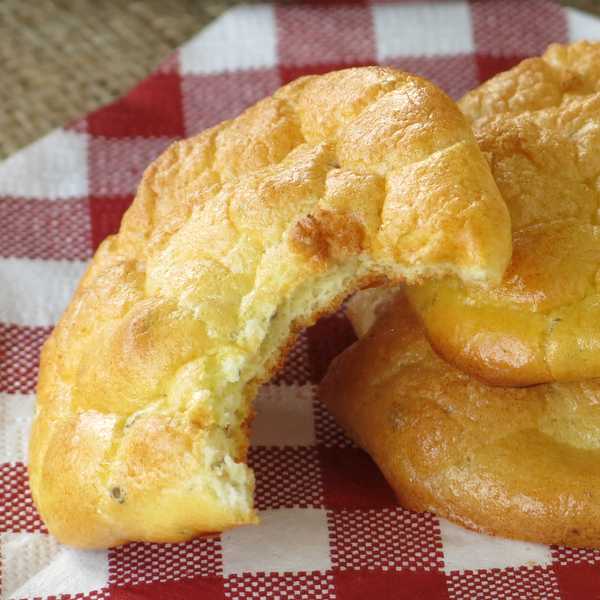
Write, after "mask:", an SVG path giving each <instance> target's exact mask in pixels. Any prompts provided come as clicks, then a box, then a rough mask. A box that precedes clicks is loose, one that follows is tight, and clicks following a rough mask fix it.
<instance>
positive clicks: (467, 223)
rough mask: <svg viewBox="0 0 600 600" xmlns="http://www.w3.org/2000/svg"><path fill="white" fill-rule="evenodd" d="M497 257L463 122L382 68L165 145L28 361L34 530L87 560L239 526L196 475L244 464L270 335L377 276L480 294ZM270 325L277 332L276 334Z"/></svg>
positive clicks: (480, 176) (269, 358)
mask: <svg viewBox="0 0 600 600" xmlns="http://www.w3.org/2000/svg"><path fill="white" fill-rule="evenodd" d="M417 125H418V126H417ZM435 173H437V175H435ZM492 232H494V235H493V236H492V235H491V233H492ZM509 255H510V225H509V220H508V214H507V211H506V207H505V206H504V203H503V201H502V199H501V197H500V195H499V193H498V190H497V188H496V186H495V184H494V182H493V179H492V178H491V175H490V173H489V169H488V167H487V164H486V163H485V160H484V158H483V156H482V154H481V153H480V151H479V149H478V147H477V144H476V142H475V140H474V138H473V136H472V134H471V131H470V129H469V128H468V126H467V125H466V122H465V120H464V118H463V116H462V115H461V114H460V111H458V109H457V107H456V106H455V105H454V103H453V102H452V101H451V100H450V99H449V98H448V97H447V96H446V95H445V94H444V93H443V92H441V91H440V90H439V89H438V88H436V87H435V86H433V85H432V84H430V83H429V82H427V81H425V80H422V79H419V78H417V77H413V76H410V75H407V74H405V73H401V72H399V71H395V70H393V69H384V68H378V67H372V68H365V69H349V70H345V71H340V72H336V73H333V74H329V75H325V76H320V77H307V78H303V79H300V80H298V81H296V82H294V83H292V84H290V85H288V86H286V87H284V88H282V89H281V90H279V91H278V92H277V93H276V94H275V95H274V96H273V97H271V98H267V99H265V100H263V101H261V102H259V103H258V104H257V105H255V106H254V107H252V108H250V109H249V110H248V111H246V112H245V113H243V114H242V115H240V116H239V117H238V118H237V119H235V120H233V121H230V122H225V123H221V124H220V125H217V126H216V127H214V128H213V129H210V130H208V131H206V132H204V133H202V134H200V135H199V136H196V137H195V138H192V139H190V140H183V141H181V142H178V143H176V144H174V145H172V146H171V147H170V148H169V149H168V150H167V151H166V152H165V153H164V154H163V155H162V156H161V157H160V158H159V159H158V160H156V161H155V162H154V163H153V164H152V165H150V166H149V167H148V169H147V170H146V173H145V174H144V178H143V180H142V182H141V184H140V187H139V189H138V192H137V195H136V198H135V201H134V202H133V204H132V206H131V208H130V209H129V210H128V211H127V213H126V215H125V217H124V218H123V222H122V224H121V228H120V231H119V233H118V234H117V235H116V236H112V237H110V238H108V239H107V240H105V241H104V243H103V244H102V245H101V247H100V248H99V249H98V252H97V253H96V256H95V257H94V260H93V261H92V264H91V266H90V268H89V270H88V272H87V273H86V275H85V276H84V278H83V280H82V282H81V284H80V286H79V288H78V290H77V292H76V294H75V296H74V298H73V300H72V301H71V304H70V305H69V307H68V309H67V311H66V313H65V315H64V316H63V318H62V319H61V321H60V323H59V324H58V326H57V327H56V329H55V330H54V332H53V334H52V336H51V337H50V339H49V340H48V342H47V343H46V345H45V347H44V350H43V354H42V362H41V371H40V381H39V385H38V416H37V418H36V421H35V424H34V428H33V434H32V440H31V448H30V482H31V489H32V493H33V497H34V501H35V503H36V506H37V507H38V509H39V511H40V513H41V515H42V517H43V519H44V521H45V522H46V524H47V526H48V528H49V530H50V531H51V533H53V534H54V535H56V536H57V537H58V538H59V539H60V540H61V541H63V542H66V543H69V544H72V545H77V546H82V547H103V546H111V545H116V544H119V543H124V542H126V541H128V540H146V541H166V540H168V541H177V540H185V539H189V538H191V537H193V536H195V535H198V534H200V533H204V532H211V531H220V530H222V529H224V528H227V527H231V526H234V525H238V524H242V523H251V522H255V520H256V515H255V513H254V511H253V510H251V509H247V510H246V509H245V510H244V511H242V510H241V509H240V510H238V511H237V512H236V511H235V510H233V509H232V508H231V507H230V506H228V505H227V504H226V501H225V500H224V499H223V498H222V497H220V496H219V495H218V492H216V491H214V489H213V488H212V487H211V485H212V484H213V482H217V483H219V484H220V483H224V482H226V480H227V481H229V480H228V479H227V477H229V475H228V476H227V477H226V476H225V475H219V476H216V475H214V473H216V472H221V471H222V470H223V469H224V468H225V467H224V465H225V459H223V460H221V461H219V460H217V459H215V463H214V464H213V463H211V464H210V465H209V466H206V464H205V462H204V461H205V459H206V460H208V459H207V458H206V457H208V456H210V455H211V451H212V450H213V447H212V446H211V444H213V443H216V442H213V441H211V440H221V439H222V436H225V437H227V438H228V439H229V440H230V441H231V444H232V445H233V446H235V447H234V449H233V450H232V451H231V452H230V456H231V457H233V458H234V459H237V461H238V462H241V461H243V460H244V457H245V454H246V450H247V445H248V439H247V428H248V426H249V421H250V419H251V400H252V397H253V396H254V394H255V392H256V389H257V387H258V384H259V382H261V381H265V380H266V379H268V378H269V376H270V375H271V373H272V372H274V370H275V369H276V368H277V366H278V365H279V364H280V363H281V361H282V360H283V358H282V357H283V354H282V349H281V348H278V347H272V344H271V341H270V340H271V337H270V335H271V334H272V335H276V336H277V337H276V339H277V344H276V345H283V346H284V347H285V346H286V345H287V346H289V345H290V344H291V340H292V339H293V337H294V335H295V331H296V330H298V329H299V328H300V327H302V326H304V325H305V324H307V323H309V322H312V321H314V320H315V319H316V317H317V316H318V315H320V314H322V313H323V312H326V311H327V310H329V309H331V308H332V307H334V306H337V305H338V304H339V302H340V301H341V299H342V298H343V297H344V296H345V295H347V294H349V293H351V292H352V291H354V290H355V289H356V288H357V286H360V285H363V284H366V283H373V282H374V281H379V280H381V279H384V278H386V277H387V278H390V279H392V280H394V281H398V280H400V279H402V278H404V277H408V278H410V279H412V280H417V279H419V278H422V277H424V276H430V275H431V274H432V273H435V274H438V273H444V272H448V271H452V272H457V273H459V274H460V275H461V276H462V277H464V278H465V279H469V280H473V281H478V282H480V283H484V284H485V283H488V284H489V283H493V282H495V281H498V280H499V279H500V277H501V274H502V272H503V270H504V268H505V266H506V264H507V262H508V258H509ZM336 277H337V278H338V279H336ZM293 302H296V304H297V305H296V306H293ZM298 303H299V304H298ZM286 307H287V308H286ZM290 307H291V308H290ZM284 309H286V310H292V309H293V310H294V311H295V313H294V314H295V315H296V316H295V317H294V319H295V321H294V324H293V326H292V331H287V330H286V331H278V332H275V333H273V332H274V331H275V330H274V328H275V327H277V326H279V325H280V324H281V323H282V322H283V321H281V319H279V320H278V319H277V318H275V315H276V314H277V312H278V310H284ZM269 332H271V334H270V333H269ZM286 340H287V342H286ZM257 364H262V367H260V368H259V367H257V366H255V365H257ZM236 386H238V387H239V386H242V388H243V391H242V392H240V395H241V399H240V403H241V406H239V407H236V410H237V412H236V410H234V409H233V408H228V405H226V402H225V401H226V399H227V398H233V397H236V398H237V395H236V394H237V392H235V390H237V389H238V388H237V387H236ZM234 392H235V393H234ZM244 404H245V406H244ZM232 414H235V415H238V414H239V419H240V422H241V424H239V425H237V426H236V427H235V428H233V429H234V430H232V428H231V427H230V426H229V424H228V423H230V422H232V421H231V419H233V417H232V416H231V415H232ZM235 418H237V416H236V417H235ZM227 443H229V442H227ZM65 448H68V449H69V453H68V454H65V452H64V449H65ZM235 467H236V465H235V464H234V465H229V466H228V467H227V468H230V469H232V471H231V472H232V473H233V472H234V471H235ZM219 469H221V471H219ZM114 489H118V490H119V493H118V494H117V495H116V496H115V494H112V492H111V490H114ZM228 489H229V488H228ZM224 497H228V496H224Z"/></svg>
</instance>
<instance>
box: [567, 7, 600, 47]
mask: <svg viewBox="0 0 600 600" xmlns="http://www.w3.org/2000/svg"><path fill="white" fill-rule="evenodd" d="M565 10H566V12H567V27H568V30H569V40H571V41H572V42H577V41H579V40H589V41H598V40H600V19H599V18H598V17H596V16H594V15H589V14H587V13H584V12H582V11H580V10H577V9H575V8H567V9H565Z"/></svg>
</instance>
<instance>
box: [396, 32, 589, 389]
mask: <svg viewBox="0 0 600 600" xmlns="http://www.w3.org/2000/svg"><path fill="white" fill-rule="evenodd" d="M460 107H461V108H462V110H463V111H464V112H465V114H466V115H467V116H468V117H469V118H470V119H471V121H472V122H473V125H474V131H475V135H476V137H477V140H478V142H479V145H480V147H481V149H482V150H483V151H484V153H485V155H486V156H487V158H488V160H489V162H490V166H491V168H492V172H493V174H494V178H495V179H496V183H497V184H498V187H499V189H500V191H501V193H502V195H503V197H504V199H505V201H506V203H507V206H508V208H509V211H510V213H511V219H512V226H513V247H514V250H513V258H512V262H511V264H510V266H509V268H508V270H507V271H506V274H505V276H504V280H503V282H502V285H501V286H500V287H498V288H494V289H493V290H489V291H487V290H481V289H479V290H478V289H475V288H473V287H472V286H464V285H462V284H461V283H460V282H458V281H457V280H453V281H443V282H431V283H428V284H426V285H425V286H423V287H420V288H412V289H411V290H410V291H409V292H408V293H409V297H410V300H411V302H412V303H413V305H414V306H415V307H416V308H417V310H418V312H419V313H420V316H421V317H422V319H423V320H424V323H425V325H426V327H427V334H428V336H429V339H430V340H431V343H432V344H433V346H434V348H435V349H436V350H437V351H438V352H439V353H440V354H441V355H442V356H444V358H446V359H447V360H448V361H450V362H452V363H453V364H455V365H456V366H458V367H459V368H461V369H463V370H464V371H466V372H468V373H470V374H472V375H475V376H478V377H480V378H481V379H483V380H485V381H487V382H489V383H493V384H499V385H529V384H534V383H542V382H547V381H573V380H578V379H584V378H591V377H600V287H599V284H600V278H599V267H600V226H599V223H598V214H599V210H600V44H599V43H596V44H590V43H585V42H580V43H577V44H573V45H570V46H551V47H550V48H549V49H548V51H547V52H546V53H545V54H544V56H543V57H542V58H534V59H529V60H526V61H524V62H522V63H521V64H520V65H518V66H517V67H515V68H514V69H511V70H510V71H508V72H506V73H502V74H500V75H498V76H497V77H494V78H493V79H491V80H490V81H488V82H487V83H485V84H484V85H482V86H481V87H480V88H478V89H476V90H475V91H473V92H470V93H469V94H467V95H466V96H465V97H464V98H463V99H462V101H461V102H460Z"/></svg>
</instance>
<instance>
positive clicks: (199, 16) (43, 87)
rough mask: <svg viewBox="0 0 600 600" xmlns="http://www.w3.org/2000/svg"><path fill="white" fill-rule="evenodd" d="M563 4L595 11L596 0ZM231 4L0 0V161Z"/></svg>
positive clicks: (110, 93) (100, 99)
mask: <svg viewBox="0 0 600 600" xmlns="http://www.w3.org/2000/svg"><path fill="white" fill-rule="evenodd" d="M245 3H248V1H247V0H246V2H245ZM562 3H563V4H566V5H570V6H577V7H579V8H583V9H585V10H589V11H591V12H595V13H597V14H598V15H600V0H564V1H563V2H562ZM235 4H241V2H240V1H239V0H238V1H236V0H214V1H210V0H209V1H202V2H200V1H194V0H144V1H128V2H122V1H121V0H36V2H23V1H22V0H2V1H0V64H1V65H2V85H1V86H0V108H1V110H0V159H1V158H4V157H6V156H8V155H9V154H11V153H12V152H14V151H16V150H18V149H19V148H21V147H23V146H25V145H26V144H28V143H30V142H32V141H34V140H35V139H36V138H38V137H40V136H41V135H43V134H44V133H46V132H48V131H50V130H51V129H53V128H54V127H57V126H60V125H62V124H63V123H65V122H68V121H70V120H73V119H75V118H77V117H79V116H81V115H83V114H85V113H87V112H89V111H90V110H93V109H95V108H97V107H99V106H102V105H103V104H106V103H107V102H110V101H111V100H113V99H114V98H117V97H118V96H120V95H122V94H123V93H124V92H126V91H127V90H128V89H129V88H131V87H132V86H133V85H134V84H135V83H136V82H137V81H139V80H140V79H143V78H144V77H145V76H146V75H147V74H148V73H149V72H150V71H151V70H152V69H153V68H154V67H155V66H156V65H157V64H158V63H159V62H160V61H161V60H162V59H163V58H164V57H165V56H166V55H168V53H169V52H170V51H171V50H172V49H173V48H175V47H177V46H179V45H180V44H181V43H182V42H183V41H185V40H186V39H187V38H189V37H190V36H191V35H193V34H194V33H196V32H197V31H198V30H200V29H201V28H202V27H204V26H205V25H207V24H208V23H209V22H210V21H211V20H212V19H214V18H216V17H217V16H218V15H220V14H221V13H222V12H223V11H225V10H227V9H228V8H230V7H231V6H233V5H235Z"/></svg>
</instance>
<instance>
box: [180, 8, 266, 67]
mask: <svg viewBox="0 0 600 600" xmlns="http://www.w3.org/2000/svg"><path fill="white" fill-rule="evenodd" d="M276 48H277V34H276V25H275V15H274V8H273V7H272V6H270V5H267V4H264V5H262V4H261V5H256V6H238V7H235V8H232V9H231V10H229V11H227V13H225V14H224V15H223V16H221V17H219V18H218V19H216V20H215V21H213V22H212V23H211V24H210V25H209V26H208V27H206V28H205V29H204V30H203V31H202V33H200V34H199V35H197V36H196V37H195V38H194V39H192V40H191V41H190V42H188V43H187V44H184V45H183V46H182V47H181V49H180V51H179V61H180V64H181V72H182V74H184V75H189V74H200V73H222V72H223V71H238V70H243V69H258V68H264V67H274V66H275V65H276V63H277V50H276Z"/></svg>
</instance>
